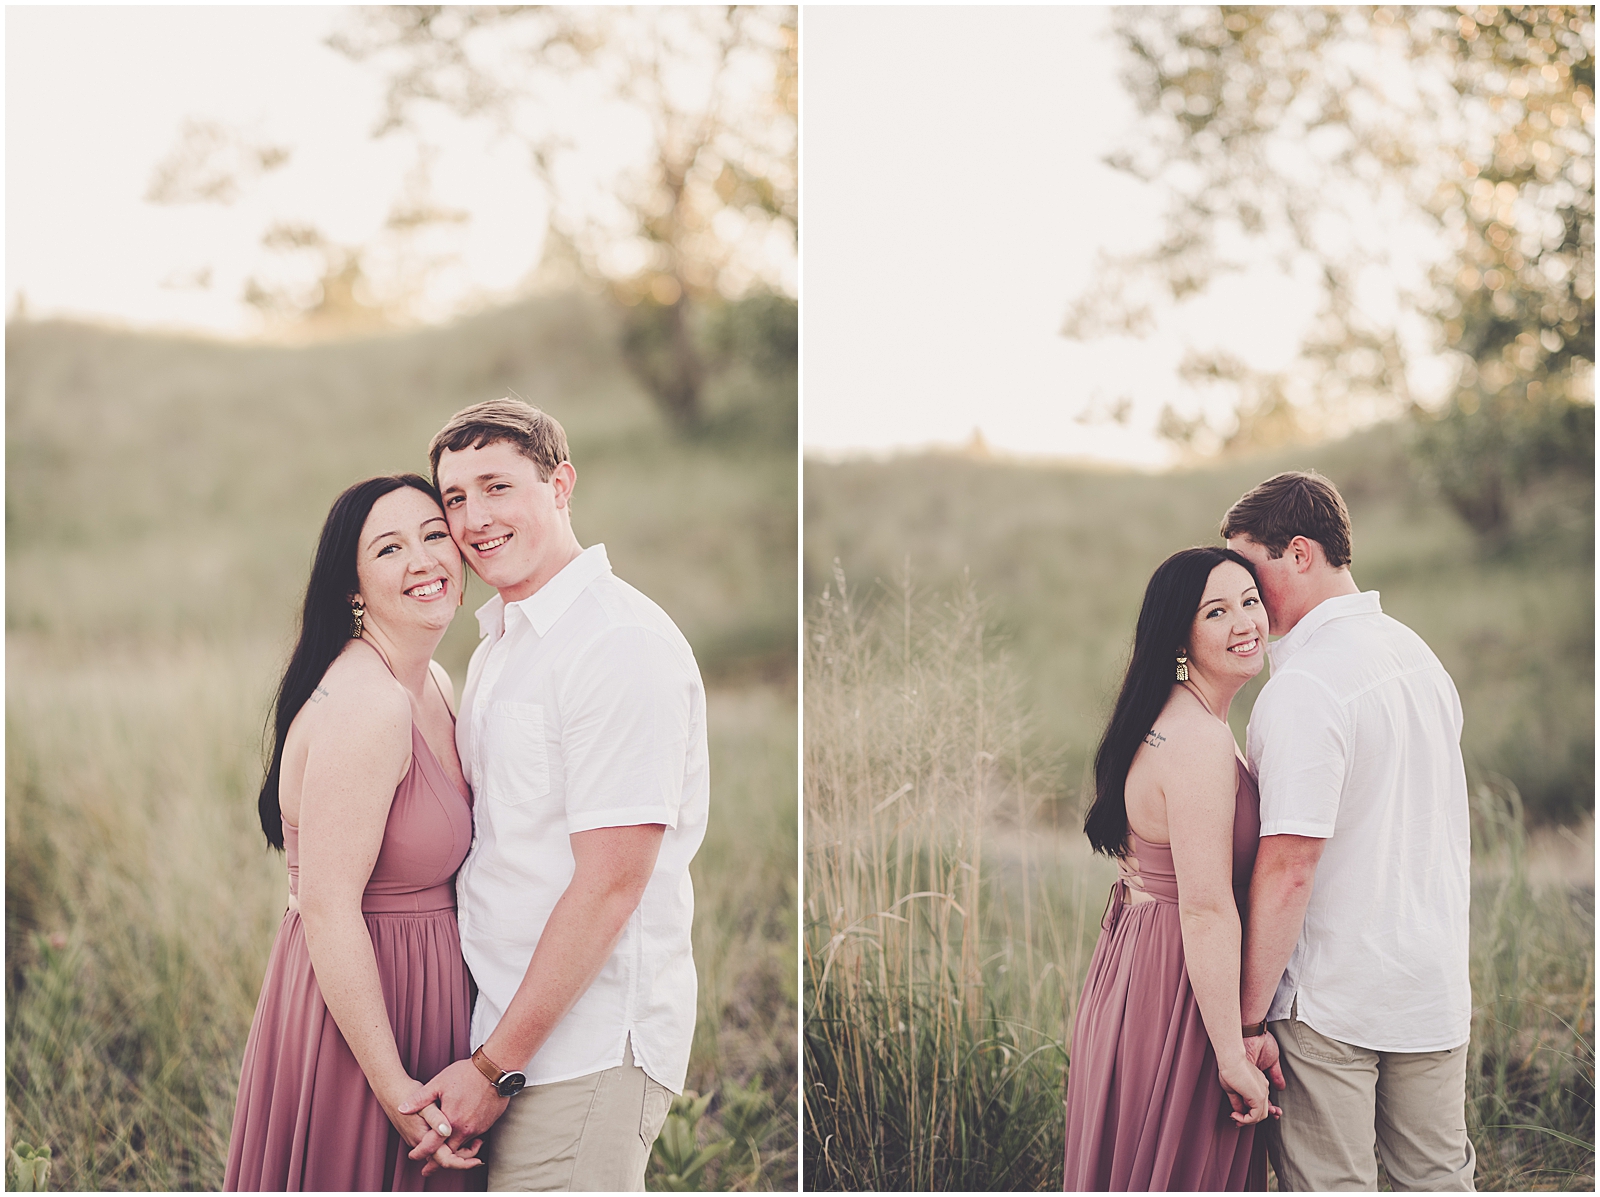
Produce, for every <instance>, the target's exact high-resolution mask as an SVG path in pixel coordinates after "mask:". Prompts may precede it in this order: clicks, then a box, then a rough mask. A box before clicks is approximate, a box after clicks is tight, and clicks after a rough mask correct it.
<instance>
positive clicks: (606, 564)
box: [476, 544, 611, 636]
mask: <svg viewBox="0 0 1600 1197" xmlns="http://www.w3.org/2000/svg"><path fill="white" fill-rule="evenodd" d="M610 572H611V562H610V560H609V559H608V558H607V557H606V546H605V545H603V544H592V545H590V546H589V547H588V548H586V549H584V550H583V552H581V553H579V554H578V555H577V556H576V557H574V558H573V559H572V560H571V561H569V562H567V564H566V565H564V566H562V568H561V572H560V573H558V574H556V576H555V577H553V578H551V579H550V580H549V581H548V582H546V583H545V584H544V585H543V586H541V587H539V589H538V590H535V591H534V592H533V593H532V594H530V595H529V596H528V597H527V598H525V599H519V600H517V601H516V602H514V603H507V602H506V601H505V600H504V599H502V598H501V597H500V596H499V595H498V594H496V595H494V596H493V597H492V598H490V600H489V601H488V602H486V603H485V604H483V606H481V607H479V608H478V610H477V612H476V615H477V616H478V634H479V636H494V635H497V634H499V633H501V632H503V631H504V630H505V621H506V616H507V614H508V612H511V611H518V612H520V613H521V614H522V617H523V618H524V619H526V620H527V621H528V622H529V623H530V624H532V625H533V630H534V631H535V632H537V633H538V634H539V635H541V636H543V635H545V634H546V633H548V632H549V631H550V629H551V628H553V627H554V626H555V623H556V620H558V619H560V618H561V617H562V616H563V615H565V614H566V613H567V608H568V607H570V606H572V604H573V603H574V602H576V601H577V598H578V596H579V595H580V594H582V593H583V592H584V590H586V589H587V588H588V586H589V583H590V582H593V581H594V580H595V579H596V578H598V577H599V576H600V575H601V574H608V573H610Z"/></svg>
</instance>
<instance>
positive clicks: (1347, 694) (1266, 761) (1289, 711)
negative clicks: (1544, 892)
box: [1245, 591, 1472, 1052]
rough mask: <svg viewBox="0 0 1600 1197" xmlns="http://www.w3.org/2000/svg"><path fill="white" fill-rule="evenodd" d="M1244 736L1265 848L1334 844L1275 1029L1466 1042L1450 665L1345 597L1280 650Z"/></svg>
mask: <svg viewBox="0 0 1600 1197" xmlns="http://www.w3.org/2000/svg"><path fill="white" fill-rule="evenodd" d="M1267 653H1268V657H1269V659H1270V660H1271V663H1272V677H1271V679H1270V680H1269V681H1268V682H1267V684H1266V686H1264V687H1263V688H1262V691H1261V694H1260V697H1258V698H1257V699H1256V704H1255V709H1254V710H1253V711H1252V712H1251V714H1250V726H1249V730H1248V731H1247V733H1246V736H1245V749H1246V753H1247V755H1248V756H1249V759H1250V766H1251V768H1252V769H1254V770H1255V773H1256V778H1257V780H1258V782H1259V784H1260V787H1261V834H1262V835H1263V836H1268V835H1300V836H1308V837H1312V838H1316V839H1324V840H1326V841H1327V843H1326V844H1325V845H1324V847H1323V852H1322V859H1321V861H1320V862H1319V863H1318V865H1317V872H1316V879H1315V881H1314V883H1313V885H1312V891H1311V899H1310V903H1309V905H1308V906H1307V908H1306V918H1305V925H1304V927H1303V928H1302V930H1301V932H1300V940H1299V942H1298V943H1297V944H1296V945H1295V949H1294V953H1293V954H1292V955H1291V956H1290V958H1289V966H1288V969H1287V971H1286V972H1285V973H1284V977H1283V980H1282V981H1281V982H1280V984H1279V986H1278V990H1277V993H1276V995H1275V996H1274V998H1273V1002H1272V1007H1271V1010H1270V1011H1269V1013H1268V1018H1270V1019H1281V1018H1287V1017H1289V1014H1290V1010H1291V1008H1292V1007H1294V1006H1296V1005H1297V1006H1298V1017H1299V1018H1300V1019H1301V1021H1303V1022H1305V1023H1307V1024H1308V1025H1310V1026H1311V1027H1312V1028H1313V1029H1314V1030H1316V1031H1319V1032H1321V1033H1322V1034H1324V1035H1327V1036H1328V1037H1330V1038H1333V1039H1338V1040H1340V1041H1342V1042H1345V1043H1350V1044H1355V1045H1357V1046H1360V1047H1365V1048H1370V1049H1372V1050H1375V1051H1396V1052H1425V1051H1444V1050H1446V1049H1449V1048H1453V1047H1458V1046H1460V1045H1461V1044H1463V1043H1465V1042H1466V1041H1467V1036H1468V1032H1469V1030H1470V1025H1471V1019H1472V991H1471V987H1470V985H1469V982H1468V978H1467V924H1468V908H1469V904H1470V900H1471V882H1470V877H1469V867H1470V857H1471V842H1470V831H1469V822H1468V811H1467V779H1466V771H1465V769H1464V767H1463V765H1462V760H1461V725H1462V716H1461V701H1460V699H1459V697H1458V696H1457V694H1456V688H1455V685H1454V683H1453V682H1452V681H1451V680H1450V675H1449V674H1447V673H1446V672H1445V670H1444V666H1442V665H1441V664H1440V663H1439V659H1438V658H1437V657H1436V656H1434V654H1433V652H1432V651H1431V650H1430V649H1429V648H1428V646H1427V645H1426V644H1424V643H1423V641H1422V639H1421V637H1419V636H1418V635H1417V634H1416V633H1415V632H1413V631H1412V630H1411V629H1410V628H1408V627H1406V626H1405V625H1404V624H1402V623H1400V622H1398V621H1397V620H1394V619H1391V618H1389V617H1388V616H1387V615H1385V614H1384V613H1383V609H1382V607H1381V606H1380V605H1379V602H1378V594H1377V592H1376V591H1368V592H1366V593H1363V594H1351V595H1341V596H1340V597H1338V598H1332V599H1328V600H1326V601H1325V602H1323V603H1320V604H1319V605H1318V606H1317V607H1316V608H1314V609H1313V610H1312V611H1310V612H1309V613H1308V614H1307V615H1306V616H1305V617H1304V618H1303V619H1301V620H1300V622H1299V623H1297V624H1296V625H1295V626H1294V628H1292V629H1291V630H1290V632H1289V634H1288V635H1286V636H1284V637H1283V638H1282V639H1281V640H1279V641H1277V642H1276V643H1274V644H1272V645H1271V646H1269V648H1268V650H1267Z"/></svg>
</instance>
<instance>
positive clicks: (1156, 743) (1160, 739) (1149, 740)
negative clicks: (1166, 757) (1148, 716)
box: [1144, 727, 1167, 748]
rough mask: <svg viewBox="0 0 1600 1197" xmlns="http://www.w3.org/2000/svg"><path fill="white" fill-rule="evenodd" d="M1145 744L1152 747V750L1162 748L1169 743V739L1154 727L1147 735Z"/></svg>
mask: <svg viewBox="0 0 1600 1197" xmlns="http://www.w3.org/2000/svg"><path fill="white" fill-rule="evenodd" d="M1144 742H1145V743H1146V744H1148V745H1150V747H1151V748H1160V747H1161V746H1162V745H1163V744H1165V743H1166V742H1167V737H1165V736H1164V735H1162V734H1161V733H1160V732H1158V731H1157V730H1156V729H1155V728H1153V727H1152V728H1151V729H1150V730H1149V731H1148V732H1146V733H1145V737H1144Z"/></svg>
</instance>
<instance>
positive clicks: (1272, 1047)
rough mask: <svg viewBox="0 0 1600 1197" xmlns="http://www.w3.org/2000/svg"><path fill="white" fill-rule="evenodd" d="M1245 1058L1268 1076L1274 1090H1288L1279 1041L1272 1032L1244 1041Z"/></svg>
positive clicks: (1279, 1111)
mask: <svg viewBox="0 0 1600 1197" xmlns="http://www.w3.org/2000/svg"><path fill="white" fill-rule="evenodd" d="M1244 1058H1245V1059H1247V1060H1249V1061H1250V1063H1252V1064H1254V1065H1255V1066H1256V1067H1257V1068H1259V1069H1260V1070H1261V1071H1262V1072H1264V1073H1266V1074H1267V1080H1269V1081H1271V1082H1272V1087H1273V1088H1274V1089H1283V1088H1286V1086H1285V1085H1284V1083H1283V1069H1282V1068H1281V1067H1279V1064H1278V1061H1279V1058H1280V1056H1279V1052H1278V1041H1277V1040H1276V1039H1274V1038H1273V1037H1272V1033H1271V1032H1270V1031H1269V1032H1267V1033H1266V1034H1265V1035H1257V1036H1255V1038H1253V1039H1246V1040H1245V1041H1244ZM1281 1113H1283V1111H1282V1110H1278V1111H1277V1114H1281ZM1277 1114H1275V1115H1274V1117H1276V1116H1277Z"/></svg>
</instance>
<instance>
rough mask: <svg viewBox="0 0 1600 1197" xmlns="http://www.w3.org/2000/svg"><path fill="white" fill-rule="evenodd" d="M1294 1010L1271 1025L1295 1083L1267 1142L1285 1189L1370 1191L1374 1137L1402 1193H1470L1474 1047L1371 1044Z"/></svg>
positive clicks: (1287, 1076) (1374, 1182)
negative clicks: (1337, 1035) (1356, 1042)
mask: <svg viewBox="0 0 1600 1197" xmlns="http://www.w3.org/2000/svg"><path fill="white" fill-rule="evenodd" d="M1296 1013H1298V1010H1294V1011H1291V1014H1290V1017H1289V1018H1286V1019H1284V1020H1282V1021H1281V1022H1274V1023H1271V1024H1269V1026H1268V1029H1269V1030H1270V1031H1271V1032H1272V1034H1273V1036H1274V1038H1276V1039H1277V1041H1278V1047H1279V1049H1280V1050H1281V1052H1282V1064H1283V1077H1284V1080H1285V1081H1287V1082H1288V1086H1289V1087H1288V1088H1287V1089H1285V1090H1283V1092H1282V1093H1281V1094H1280V1095H1279V1096H1278V1099H1277V1100H1278V1104H1279V1105H1281V1106H1282V1107H1283V1118H1282V1120H1281V1121H1277V1122H1276V1123H1272V1122H1271V1121H1270V1120H1269V1127H1270V1129H1269V1131H1268V1140H1267V1143H1268V1152H1269V1154H1270V1155H1271V1158H1272V1167H1273V1170H1274V1171H1275V1172H1276V1173H1277V1174H1278V1186H1279V1188H1281V1189H1283V1190H1285V1191H1292V1192H1324V1193H1325V1192H1333V1191H1339V1190H1343V1191H1366V1192H1369V1193H1370V1192H1372V1191H1373V1190H1375V1189H1376V1188H1377V1187H1378V1165H1377V1161H1376V1160H1375V1159H1374V1157H1373V1146H1374V1141H1376V1146H1377V1149H1378V1153H1379V1154H1380V1155H1381V1156H1382V1157H1383V1166H1384V1169H1385V1170H1386V1171H1387V1172H1388V1174H1389V1183H1390V1184H1391V1185H1392V1186H1393V1188H1394V1189H1395V1191H1396V1192H1401V1191H1416V1192H1446V1191H1451V1190H1455V1191H1460V1192H1468V1193H1470V1192H1472V1191H1473V1185H1472V1173H1473V1168H1474V1167H1475V1166H1476V1164H1477V1156H1476V1155H1475V1153H1474V1152H1473V1150H1472V1144H1471V1143H1470V1142H1469V1141H1468V1139H1467V1117H1466V1087H1467V1045H1466V1044H1464V1043H1463V1044H1462V1045H1461V1046H1460V1047H1457V1048H1452V1049H1450V1050H1449V1051H1443V1052H1380V1051H1373V1050H1371V1049H1369V1048H1365V1047H1354V1046H1352V1045H1351V1044H1348V1043H1341V1042H1340V1041H1339V1040H1337V1039H1329V1038H1328V1037H1327V1036H1326V1035H1321V1034H1318V1033H1317V1032H1316V1031H1314V1030H1312V1029H1311V1028H1310V1027H1309V1026H1307V1025H1306V1024H1305V1023H1303V1022H1301V1021H1300V1020H1299V1019H1298V1018H1296V1017H1294V1015H1295V1014H1296Z"/></svg>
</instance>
